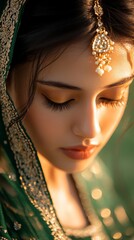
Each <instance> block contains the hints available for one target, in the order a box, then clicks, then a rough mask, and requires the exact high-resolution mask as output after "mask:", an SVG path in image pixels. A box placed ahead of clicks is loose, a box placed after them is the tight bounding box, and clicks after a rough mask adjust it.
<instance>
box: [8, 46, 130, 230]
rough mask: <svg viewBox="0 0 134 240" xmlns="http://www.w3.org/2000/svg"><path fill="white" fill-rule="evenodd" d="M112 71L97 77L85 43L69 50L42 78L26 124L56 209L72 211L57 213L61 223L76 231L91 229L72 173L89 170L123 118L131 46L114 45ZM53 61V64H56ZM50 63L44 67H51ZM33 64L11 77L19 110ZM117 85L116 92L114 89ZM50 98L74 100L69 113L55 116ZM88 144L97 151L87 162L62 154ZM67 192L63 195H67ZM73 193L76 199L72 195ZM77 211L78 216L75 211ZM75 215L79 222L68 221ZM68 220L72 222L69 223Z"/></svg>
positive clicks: (58, 211)
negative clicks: (55, 84) (71, 148)
mask: <svg viewBox="0 0 134 240" xmlns="http://www.w3.org/2000/svg"><path fill="white" fill-rule="evenodd" d="M111 57H112V62H111V66H112V71H111V72H110V73H105V74H104V75H103V76H102V77H100V76H99V75H98V74H97V73H96V72H95V68H96V66H95V60H94V57H93V56H92V55H91V52H90V49H89V48H85V43H84V42H80V43H76V44H73V45H71V46H69V47H68V49H67V50H66V51H64V53H63V54H62V55H61V56H60V58H58V60H56V61H55V62H53V63H52V64H51V65H49V66H48V67H47V68H44V69H43V70H42V71H41V72H40V73H39V75H38V79H37V80H36V81H37V83H36V84H37V88H36V92H35V97H34V100H33V102H32V104H31V106H30V108H29V110H28V112H27V114H26V116H25V118H24V119H23V124H24V126H25V128H26V130H27V132H28V134H29V135H30V137H31V139H32V141H33V143H34V146H35V148H36V149H37V152H38V156H39V160H40V162H41V165H42V169H43V171H44V174H45V177H46V179H47V182H48V185H49V190H50V193H51V195H52V198H53V201H54V204H55V206H57V205H60V204H59V202H60V203H61V205H62V204H64V205H65V204H66V206H67V203H68V202H70V204H71V208H70V209H69V208H67V209H65V210H64V211H63V209H61V208H60V206H59V207H58V208H57V209H56V210H57V214H58V216H59V217H60V220H61V223H62V224H63V225H65V226H66V225H67V224H68V222H70V226H71V227H83V226H84V225H86V220H85V217H84V213H83V210H82V208H81V204H80V201H79V199H78V196H77V193H76V190H75V188H74V186H73V184H72V183H71V180H70V178H69V177H68V176H69V175H68V173H75V172H79V171H82V170H84V169H85V168H86V167H87V166H88V165H90V164H91V163H92V161H93V158H94V157H95V156H96V154H98V152H99V151H100V150H101V149H102V148H103V147H104V145H105V144H106V143H107V141H108V140H109V138H110V136H111V135H112V133H113V132H114V130H115V128H116V127H117V126H118V123H119V121H120V119H121V117H122V115H123V112H124V110H125V107H126V103H127V96H128V90H129V85H130V83H131V82H132V78H131V79H130V81H129V82H126V83H123V84H119V82H120V81H121V80H122V79H124V78H127V77H130V76H132V75H133V73H134V66H133V65H132V62H134V61H132V60H133V59H132V58H133V56H132V48H131V46H129V45H127V44H125V45H124V46H123V45H119V44H115V49H114V52H113V54H111ZM51 58H52V56H51V57H50V59H49V60H51ZM47 61H48V60H46V62H44V66H45V64H47ZM31 69H32V64H31V63H25V64H24V65H21V66H17V67H16V68H15V69H14V70H13V71H12V72H11V73H10V76H9V82H8V91H9V93H10V95H11V97H12V99H13V101H14V103H15V105H16V107H17V108H18V109H20V108H21V107H22V106H23V105H24V104H25V103H26V101H27V99H28V91H27V89H28V82H29V79H30V78H31ZM43 81H48V82H51V81H54V82H60V83H66V84H69V85H72V86H75V87H77V88H79V90H76V89H75V90H74V89H63V88H59V87H55V86H48V85H45V84H44V82H43ZM115 82H118V85H117V86H114V87H112V86H109V85H111V84H114V83H115ZM45 97H47V98H48V99H50V100H51V101H54V102H56V103H63V102H66V101H69V100H70V103H69V107H68V108H67V109H66V108H64V109H62V110H58V109H57V110H56V109H53V108H52V107H51V108H50V107H49V106H48V105H47V101H46V99H45ZM85 138H89V143H90V145H91V144H93V145H95V148H94V151H93V153H92V154H91V156H90V157H89V158H87V159H79V160H76V159H72V158H70V157H68V156H66V155H65V154H64V152H63V151H62V150H61V148H67V147H72V146H77V145H82V144H83V140H84V139H85ZM63 189H64V190H63ZM70 192H71V194H72V195H71V194H70ZM72 209H73V210H72ZM70 212H71V213H72V212H73V213H74V214H75V216H76V219H77V221H76V222H75V223H74V221H73V220H72V222H71V220H70V219H69V216H70V215H69V214H70ZM68 219H69V221H68Z"/></svg>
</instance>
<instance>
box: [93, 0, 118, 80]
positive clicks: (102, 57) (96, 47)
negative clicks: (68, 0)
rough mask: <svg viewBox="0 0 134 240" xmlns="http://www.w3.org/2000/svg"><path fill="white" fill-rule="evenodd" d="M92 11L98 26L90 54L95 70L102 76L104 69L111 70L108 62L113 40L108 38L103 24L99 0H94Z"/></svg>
mask: <svg viewBox="0 0 134 240" xmlns="http://www.w3.org/2000/svg"><path fill="white" fill-rule="evenodd" d="M94 12H95V15H96V16H97V24H98V27H97V29H96V35H95V37H94V39H93V43H92V54H93V55H94V57H95V64H96V65H97V68H96V72H97V73H98V74H99V75H100V76H102V75H103V74H104V72H105V71H107V72H110V71H111V70H112V67H111V66H110V65H109V64H110V62H111V57H110V53H111V52H113V49H114V42H113V41H112V40H111V39H110V38H109V36H108V32H107V31H106V29H105V27H104V25H103V22H102V16H103V9H102V7H101V6H100V3H99V0H95V4H94Z"/></svg>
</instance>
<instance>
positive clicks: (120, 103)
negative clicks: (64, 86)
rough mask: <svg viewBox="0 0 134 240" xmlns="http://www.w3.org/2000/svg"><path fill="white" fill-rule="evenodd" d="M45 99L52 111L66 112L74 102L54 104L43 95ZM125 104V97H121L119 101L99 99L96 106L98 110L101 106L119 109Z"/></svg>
mask: <svg viewBox="0 0 134 240" xmlns="http://www.w3.org/2000/svg"><path fill="white" fill-rule="evenodd" d="M43 97H44V98H45V103H46V104H47V107H48V108H50V109H51V110H52V111H64V110H68V109H69V108H70V107H71V102H72V101H74V99H70V100H68V101H66V102H64V103H56V102H53V101H52V100H50V99H49V98H47V97H46V96H44V95H43ZM125 102H126V97H125V96H122V98H121V99H119V100H112V99H107V98H100V99H99V103H98V104H97V107H98V108H101V107H102V106H104V107H108V106H111V107H115V108H117V107H121V106H123V105H124V104H125Z"/></svg>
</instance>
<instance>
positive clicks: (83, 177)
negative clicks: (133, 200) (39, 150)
mask: <svg viewBox="0 0 134 240" xmlns="http://www.w3.org/2000/svg"><path fill="white" fill-rule="evenodd" d="M24 4H25V1H24V0H9V1H6V0H0V15H1V18H0V104H1V108H0V239H1V240H2V239H3V240H4V239H5V240H7V239H9V240H10V239H12V240H13V239H14V240H15V239H16V240H18V239H20V240H22V239H23V240H26V239H31V240H42V239H45V240H48V239H49V240H51V239H54V240H59V239H61V240H69V239H85V240H87V239H88V240H90V239H92V240H99V239H100V240H101V239H102V240H103V239H104V240H109V239H125V240H126V239H133V238H134V219H133V217H131V210H130V209H129V210H128V206H127V203H126V202H125V201H124V200H123V199H122V197H121V196H120V195H119V194H118V192H117V191H116V188H115V185H114V181H113V179H112V177H113V176H112V174H111V173H110V171H109V169H108V168H106V167H105V166H104V165H103V163H102V161H101V160H99V159H96V160H95V161H94V164H93V165H92V167H91V168H90V169H86V170H85V171H84V172H82V173H81V174H80V173H79V174H75V175H73V178H74V181H75V184H76V188H77V190H78V193H79V196H80V199H81V203H82V206H83V209H84V211H85V214H86V216H87V218H88V219H89V221H90V224H89V226H87V227H86V228H85V229H79V230H72V229H63V227H62V226H61V224H60V221H59V219H58V217H57V214H56V211H55V209H54V206H53V201H52V199H51V196H50V193H49V190H48V187H47V183H46V181H45V178H44V175H43V172H42V169H41V165H40V162H39V160H38V157H37V154H36V150H35V148H34V146H33V144H32V142H31V139H30V138H29V136H28V135H27V133H26V131H25V129H24V127H23V126H22V125H21V122H14V119H15V118H16V117H17V116H18V115H17V114H18V113H17V111H16V109H15V107H14V104H13V102H12V100H11V99H10V97H9V95H8V93H7V92H6V78H7V75H8V72H9V70H10V63H11V61H12V55H13V49H14V44H15V39H16V36H17V32H18V28H19V25H20V22H21V16H22V13H23V11H24ZM131 209H133V205H132V204H131ZM70 217H74V221H75V216H70Z"/></svg>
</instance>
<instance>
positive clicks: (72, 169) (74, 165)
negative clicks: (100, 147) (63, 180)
mask: <svg viewBox="0 0 134 240" xmlns="http://www.w3.org/2000/svg"><path fill="white" fill-rule="evenodd" d="M94 158H95V157H91V158H90V159H86V160H78V161H76V160H75V161H72V160H71V161H68V163H65V162H64V163H62V164H61V163H60V164H55V167H56V168H57V169H59V170H61V171H64V172H66V173H68V174H74V173H80V172H83V171H84V170H85V169H86V168H90V167H91V165H92V164H93V162H94Z"/></svg>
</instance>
